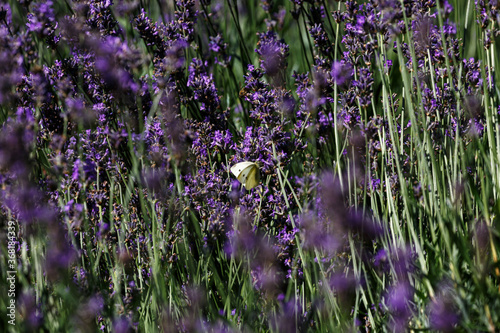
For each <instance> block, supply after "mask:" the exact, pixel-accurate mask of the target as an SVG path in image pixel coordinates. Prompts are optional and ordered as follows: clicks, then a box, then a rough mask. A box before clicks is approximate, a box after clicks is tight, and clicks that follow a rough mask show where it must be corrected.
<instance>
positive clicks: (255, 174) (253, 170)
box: [231, 162, 260, 190]
mask: <svg viewBox="0 0 500 333" xmlns="http://www.w3.org/2000/svg"><path fill="white" fill-rule="evenodd" d="M231 172H232V173H233V175H235V176H236V178H238V180H239V181H240V183H242V184H243V186H245V188H246V189H247V190H251V189H252V188H254V187H255V186H257V185H259V181H260V170H259V165H258V164H257V163H254V162H240V163H237V164H235V165H233V166H232V167H231Z"/></svg>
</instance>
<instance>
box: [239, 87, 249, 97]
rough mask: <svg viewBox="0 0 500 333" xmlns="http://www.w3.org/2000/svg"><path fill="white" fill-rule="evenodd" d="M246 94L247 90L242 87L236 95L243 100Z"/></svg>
mask: <svg viewBox="0 0 500 333" xmlns="http://www.w3.org/2000/svg"><path fill="white" fill-rule="evenodd" d="M247 94H248V90H247V89H246V88H245V87H243V88H241V90H240V93H239V94H238V95H239V96H240V98H244V97H245V96H246V95H247Z"/></svg>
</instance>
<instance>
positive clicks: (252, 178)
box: [243, 164, 260, 190]
mask: <svg viewBox="0 0 500 333" xmlns="http://www.w3.org/2000/svg"><path fill="white" fill-rule="evenodd" d="M249 168H251V169H250V171H249V172H248V175H247V179H246V182H245V183H244V184H243V185H245V187H246V189H247V190H251V189H253V188H254V187H255V186H257V185H259V181H260V170H259V167H258V166H257V165H256V164H254V165H252V166H251V167H249Z"/></svg>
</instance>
